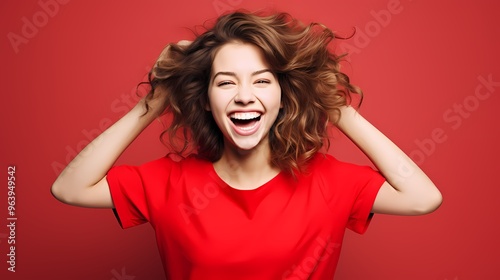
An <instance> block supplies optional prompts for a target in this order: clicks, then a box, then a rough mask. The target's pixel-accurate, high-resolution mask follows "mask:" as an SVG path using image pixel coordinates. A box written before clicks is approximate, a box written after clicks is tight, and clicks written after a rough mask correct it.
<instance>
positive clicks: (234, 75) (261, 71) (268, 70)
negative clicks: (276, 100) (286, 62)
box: [212, 69, 272, 82]
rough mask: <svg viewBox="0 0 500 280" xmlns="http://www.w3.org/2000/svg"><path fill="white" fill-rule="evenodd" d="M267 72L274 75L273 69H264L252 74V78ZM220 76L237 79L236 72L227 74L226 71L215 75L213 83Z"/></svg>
mask: <svg viewBox="0 0 500 280" xmlns="http://www.w3.org/2000/svg"><path fill="white" fill-rule="evenodd" d="M265 72H270V73H272V71H271V69H262V70H257V71H254V72H252V76H255V75H259V74H262V73H265ZM218 75H227V76H233V77H236V73H234V72H226V71H221V72H217V73H216V74H215V75H214V77H213V78H212V82H213V81H215V78H216V77H217V76H218Z"/></svg>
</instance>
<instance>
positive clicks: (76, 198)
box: [51, 97, 164, 208]
mask: <svg viewBox="0 0 500 280" xmlns="http://www.w3.org/2000/svg"><path fill="white" fill-rule="evenodd" d="M161 99H162V98H161V97H157V100H154V101H156V104H154V103H153V104H151V103H149V104H150V105H151V107H152V109H151V110H149V112H148V113H147V114H146V115H144V116H142V115H143V114H144V113H145V112H146V109H145V105H144V99H141V100H140V101H139V102H138V103H137V104H136V105H135V107H133V108H132V109H131V110H130V111H129V112H128V113H127V114H126V115H124V116H123V117H122V118H121V119H119V120H118V121H117V122H116V123H114V124H113V125H112V126H110V127H109V128H108V129H106V130H105V131H104V132H103V133H102V134H101V135H99V136H98V137H97V138H95V139H94V140H93V141H92V142H91V143H90V144H88V145H87V146H86V147H85V148H84V149H83V150H82V151H81V152H80V153H79V154H78V155H77V156H76V157H75V158H74V159H73V160H72V161H71V162H70V163H69V164H68V166H67V167H66V168H65V169H64V170H63V171H62V172H61V174H60V175H59V177H57V179H56V181H55V182H54V183H53V185H52V188H51V191H52V194H53V195H54V197H55V198H57V199H58V200H60V201H62V202H64V203H67V204H71V205H75V206H82V207H102V208H112V207H113V201H112V199H111V194H110V192H109V186H108V183H107V181H106V173H107V172H108V170H109V169H110V168H111V166H112V165H113V164H114V163H115V161H116V160H117V159H118V157H119V156H120V155H121V154H122V153H123V151H124V150H125V149H126V148H127V147H128V146H129V145H130V143H132V141H133V140H134V139H135V138H136V137H137V136H138V135H139V134H140V133H141V132H142V131H143V130H144V128H146V127H147V126H148V125H149V124H150V123H151V122H152V121H153V120H154V119H155V118H156V117H157V116H158V115H159V114H160V113H161V112H162V111H163V109H164V107H163V104H161V101H162V100H161Z"/></svg>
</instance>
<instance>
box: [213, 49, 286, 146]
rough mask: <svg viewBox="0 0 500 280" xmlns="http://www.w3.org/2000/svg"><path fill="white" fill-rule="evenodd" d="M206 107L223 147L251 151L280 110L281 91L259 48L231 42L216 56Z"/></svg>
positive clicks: (264, 138) (266, 135) (265, 134)
mask: <svg viewBox="0 0 500 280" xmlns="http://www.w3.org/2000/svg"><path fill="white" fill-rule="evenodd" d="M208 98H209V108H207V109H208V110H210V111H211V112H212V115H213V117H214V119H215V121H216V123H217V125H218V126H219V128H220V130H221V131H222V133H223V134H224V137H225V143H226V145H227V144H229V145H234V146H235V147H236V148H238V149H241V150H250V149H252V148H255V147H256V146H257V145H258V144H259V143H261V142H262V140H266V141H267V137H268V133H269V130H270V128H271V126H272V125H273V123H274V122H275V120H276V118H277V116H278V112H279V110H280V107H281V88H280V85H279V83H278V80H277V79H276V77H275V76H274V74H273V73H272V72H271V71H270V69H269V66H268V65H267V63H266V62H265V61H264V58H263V56H262V53H261V51H260V49H259V48H257V47H256V46H254V45H251V44H246V43H241V42H233V43H227V44H225V45H223V46H222V47H221V48H220V49H219V50H218V51H217V53H216V55H215V57H214V61H213V64H212V74H211V77H210V84H209V88H208Z"/></svg>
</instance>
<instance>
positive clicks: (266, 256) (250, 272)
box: [107, 154, 385, 280]
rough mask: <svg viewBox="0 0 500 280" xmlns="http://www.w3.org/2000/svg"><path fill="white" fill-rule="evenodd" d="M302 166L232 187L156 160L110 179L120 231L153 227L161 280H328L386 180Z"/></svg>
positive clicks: (191, 166)
mask: <svg viewBox="0 0 500 280" xmlns="http://www.w3.org/2000/svg"><path fill="white" fill-rule="evenodd" d="M308 169H309V171H308V174H301V175H298V176H297V178H296V179H294V178H293V177H291V176H288V175H286V173H284V172H281V173H279V174H278V175H277V176H276V177H274V178H273V179H271V180H270V181H269V182H267V183H266V184H264V185H262V186H260V187H259V188H257V189H254V190H238V189H234V188H232V187H230V186H229V185H227V184H226V183H225V182H224V181H223V180H222V179H221V178H220V177H219V176H218V175H217V173H216V172H215V170H214V168H213V165H212V163H211V162H208V161H205V160H201V159H198V158H196V157H189V158H187V159H184V160H181V161H180V162H176V161H173V160H171V159H170V158H168V157H163V158H160V159H157V160H154V161H151V162H148V163H146V164H143V165H141V166H138V167H137V166H116V167H113V168H112V169H111V170H110V171H109V172H108V175H107V180H108V184H109V187H110V191H111V195H112V198H113V202H114V205H115V212H116V214H117V217H118V220H119V222H120V224H121V226H122V227H123V228H128V227H131V226H135V225H139V224H142V223H145V222H149V223H150V224H151V225H152V226H153V228H154V230H155V233H156V241H157V244H158V249H159V251H160V255H161V259H162V261H163V266H164V269H165V273H166V276H167V279H203V280H210V279H216V280H223V279H252V280H255V279H259V280H266V279H310V280H312V279H329V280H330V279H332V278H333V275H334V273H335V269H336V266H337V262H338V258H339V254H340V249H341V244H342V239H343V236H344V232H345V228H346V227H347V228H349V229H351V230H353V231H355V232H358V233H363V232H365V230H366V228H367V226H368V224H369V222H370V220H371V216H372V215H371V214H370V210H371V208H372V205H373V202H374V200H375V197H376V195H377V193H378V190H379V188H380V186H381V185H382V183H383V182H384V181H385V179H384V178H383V177H382V176H381V175H380V174H379V173H378V172H376V171H374V170H373V169H372V168H370V167H366V166H365V167H363V166H357V165H354V164H349V163H343V162H340V161H338V160H336V159H335V158H334V157H332V156H330V155H323V154H318V155H316V156H315V158H314V159H313V160H312V161H311V163H310V165H309V168H308Z"/></svg>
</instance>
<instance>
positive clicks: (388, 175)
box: [52, 12, 442, 279]
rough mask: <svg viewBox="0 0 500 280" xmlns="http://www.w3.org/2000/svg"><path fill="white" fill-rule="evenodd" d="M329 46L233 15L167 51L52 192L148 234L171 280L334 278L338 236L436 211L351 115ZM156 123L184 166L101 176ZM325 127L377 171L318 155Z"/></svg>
mask: <svg viewBox="0 0 500 280" xmlns="http://www.w3.org/2000/svg"><path fill="white" fill-rule="evenodd" d="M333 37H334V34H333V33H332V32H331V31H330V30H329V29H328V28H326V27H324V26H322V25H320V24H314V23H313V24H310V25H308V26H304V25H302V24H301V23H299V22H297V21H295V20H294V19H292V18H291V17H290V16H289V15H286V14H273V15H267V16H264V15H258V14H253V13H245V12H235V13H231V14H228V15H224V16H222V17H220V18H219V19H218V20H217V22H216V23H215V25H214V26H213V27H212V28H210V29H209V30H207V31H206V32H205V33H203V34H201V35H200V36H198V37H197V38H196V39H195V40H194V41H193V42H187V41H181V42H179V43H177V44H170V45H169V46H168V47H167V48H166V49H165V50H164V51H163V53H162V54H161V55H160V58H159V60H158V61H157V63H156V64H155V67H154V68H153V70H152V71H151V73H150V80H149V84H150V85H151V91H150V92H149V94H148V95H147V96H146V97H145V98H143V99H141V101H140V102H139V103H138V104H137V105H136V106H135V107H134V108H133V109H132V110H131V111H130V112H129V113H127V114H126V115H125V116H123V117H122V118H121V119H120V120H118V121H117V122H116V123H115V124H114V125H112V126H111V127H110V128H109V129H107V130H106V131H105V132H104V133H102V135H100V136H99V137H97V138H96V139H95V140H94V141H93V142H92V143H91V144H89V146H87V147H86V148H85V149H84V150H82V151H81V152H80V154H79V155H78V156H77V157H76V158H75V159H74V161H73V162H75V163H73V162H72V163H70V164H69V165H68V167H67V168H66V169H65V170H64V171H63V172H62V173H61V175H60V176H59V177H58V178H57V180H56V181H55V182H54V184H53V186H52V193H53V194H54V196H55V197H56V198H57V199H59V200H60V201H62V202H65V203H68V204H71V205H77V206H83V207H103V208H113V209H114V210H115V213H116V214H117V217H118V220H119V222H120V224H121V226H122V227H123V228H127V227H131V226H134V225H138V224H142V223H144V222H149V223H150V224H151V225H152V226H153V228H154V229H155V233H156V239H157V243H158V247H159V251H160V254H161V258H162V260H163V264H164V268H165V273H166V275H167V278H168V279H332V278H333V275H334V273H335V269H336V265H337V261H338V257H339V253H340V248H341V243H342V239H343V236H344V231H345V228H350V229H352V230H354V231H356V232H358V233H363V232H364V231H365V230H366V228H367V226H368V224H369V222H370V220H371V217H372V214H373V213H385V214H395V215H420V214H426V213H430V212H432V211H434V210H435V209H436V208H437V207H439V205H440V204H441V200H442V198H441V194H440V192H439V191H438V189H437V188H436V187H435V186H434V184H433V183H432V182H431V180H430V179H429V178H428V177H427V176H426V175H425V174H424V173H423V172H422V170H421V169H420V168H419V167H418V166H417V165H416V164H415V163H413V162H412V161H411V159H410V158H409V157H408V156H406V155H405V154H404V153H403V152H402V151H401V150H400V149H399V148H398V147H397V146H396V145H395V144H393V143H392V142H391V141H390V140H389V139H387V138H386V137H385V136H384V135H383V134H382V133H381V132H380V131H378V130H377V129H376V128H375V127H374V126H372V125H371V124H370V123H369V122H368V121H366V120H365V119H364V118H363V117H362V116H361V115H360V114H358V113H357V112H356V110H355V109H354V108H353V107H351V106H350V104H349V103H350V100H351V94H352V93H359V94H361V91H360V90H359V89H358V88H357V87H355V86H353V85H351V84H350V82H349V79H348V77H347V76H346V75H345V74H343V73H342V72H340V70H339V60H340V58H341V57H339V56H336V55H334V54H333V53H331V52H330V51H329V49H328V46H329V43H330V42H331V40H332V39H333ZM164 113H168V114H171V115H172V117H173V121H172V123H171V125H170V127H169V129H168V134H169V135H170V141H169V144H170V145H171V148H172V149H173V151H175V153H176V154H177V155H180V156H181V157H182V159H180V160H174V159H172V158H171V157H170V156H165V157H161V158H159V159H157V160H154V161H151V162H148V163H145V164H143V165H141V166H115V167H112V165H113V164H114V163H115V161H116V160H117V158H118V157H119V156H120V154H121V153H122V152H123V151H124V150H125V149H126V147H127V146H128V145H129V144H130V143H131V142H132V141H133V140H134V139H135V138H136V137H137V136H138V135H139V134H140V133H141V131H142V130H143V129H144V128H145V127H146V126H147V125H148V124H149V123H151V121H152V120H154V119H155V118H157V117H158V116H160V115H162V114H164ZM330 125H335V126H337V127H338V128H339V129H340V130H341V131H342V132H343V133H345V134H346V135H347V136H348V137H349V138H350V139H351V140H352V141H353V142H354V143H355V144H356V145H357V146H358V147H359V148H360V149H361V150H362V151H363V152H364V153H365V154H366V155H367V156H368V157H369V158H370V160H371V161H372V162H373V163H374V164H375V166H376V167H377V168H378V171H375V170H373V169H371V168H369V167H362V166H357V165H354V164H349V163H344V162H340V161H338V160H336V159H335V158H334V157H332V156H330V155H328V154H326V153H324V152H322V151H325V150H327V148H328V144H329V142H328V138H327V128H328V127H329V126H330ZM325 148H326V149H325Z"/></svg>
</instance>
